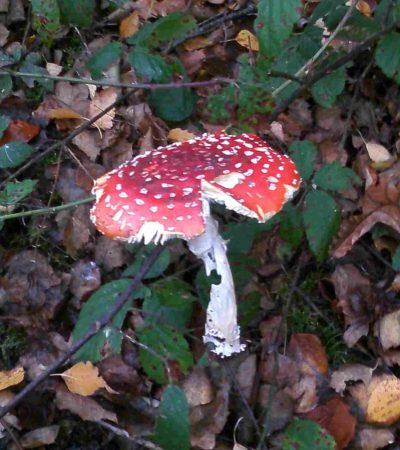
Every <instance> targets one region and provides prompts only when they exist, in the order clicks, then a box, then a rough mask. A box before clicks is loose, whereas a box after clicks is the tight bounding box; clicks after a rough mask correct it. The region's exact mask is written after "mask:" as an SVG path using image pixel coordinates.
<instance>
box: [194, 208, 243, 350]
mask: <svg viewBox="0 0 400 450" xmlns="http://www.w3.org/2000/svg"><path fill="white" fill-rule="evenodd" d="M188 245H189V249H190V251H191V252H192V253H194V254H195V255H196V256H197V257H198V258H201V259H202V261H203V262H204V266H205V269H206V273H207V275H210V273H211V272H212V271H213V270H215V271H216V272H217V274H218V275H220V276H221V282H220V284H213V285H212V286H211V293H210V302H209V304H208V307H207V321H206V325H205V333H204V337H203V341H204V342H205V343H207V342H211V343H212V344H214V345H215V348H214V349H213V350H212V351H213V352H214V353H216V354H218V355H220V356H221V357H225V356H231V355H233V354H234V353H239V352H241V351H243V350H244V349H245V347H246V346H245V345H244V344H241V343H240V327H239V325H238V323H237V307H236V298H235V288H234V284H233V278H232V272H231V268H230V266H229V261H228V258H227V255H226V245H225V242H224V240H223V239H222V237H221V236H220V235H219V233H218V223H217V222H216V221H215V220H214V219H213V218H212V217H211V216H209V215H206V219H205V232H204V233H203V234H201V235H200V236H197V237H195V238H193V239H191V240H190V241H188Z"/></svg>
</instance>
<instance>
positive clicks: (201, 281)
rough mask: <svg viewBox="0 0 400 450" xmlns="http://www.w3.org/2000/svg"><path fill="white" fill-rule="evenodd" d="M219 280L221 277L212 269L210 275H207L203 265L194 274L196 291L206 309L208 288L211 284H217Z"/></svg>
mask: <svg viewBox="0 0 400 450" xmlns="http://www.w3.org/2000/svg"><path fill="white" fill-rule="evenodd" d="M220 282H221V277H220V276H219V275H218V274H217V272H216V271H215V270H213V271H212V272H211V274H210V276H207V274H206V271H205V269H204V267H201V269H200V270H199V271H198V272H197V274H196V280H195V285H196V291H197V296H198V298H199V301H200V304H201V306H202V307H203V308H204V309H206V308H207V305H208V302H209V301H210V290H211V285H212V284H219V283H220Z"/></svg>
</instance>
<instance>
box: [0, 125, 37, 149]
mask: <svg viewBox="0 0 400 450" xmlns="http://www.w3.org/2000/svg"><path fill="white" fill-rule="evenodd" d="M39 131H40V127H39V125H35V124H33V123H29V122H25V121H23V120H13V121H11V122H10V124H9V125H8V128H7V129H6V130H5V131H4V134H3V136H2V138H1V139H0V145H4V144H7V143H8V142H11V141H24V142H29V141H31V140H32V139H33V138H34V137H36V136H37V135H38V134H39Z"/></svg>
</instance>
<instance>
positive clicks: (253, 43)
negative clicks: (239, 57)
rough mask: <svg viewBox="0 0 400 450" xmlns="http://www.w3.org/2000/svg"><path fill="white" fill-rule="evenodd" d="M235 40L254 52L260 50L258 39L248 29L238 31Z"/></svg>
mask: <svg viewBox="0 0 400 450" xmlns="http://www.w3.org/2000/svg"><path fill="white" fill-rule="evenodd" d="M235 41H236V42H237V43H238V44H239V45H241V46H242V47H245V48H247V49H249V50H252V51H254V52H258V51H259V50H260V46H259V44H258V39H257V38H256V36H254V34H253V33H251V32H250V31H249V30H241V31H239V33H238V34H237V35H236V37H235Z"/></svg>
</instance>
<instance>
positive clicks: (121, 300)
mask: <svg viewBox="0 0 400 450" xmlns="http://www.w3.org/2000/svg"><path fill="white" fill-rule="evenodd" d="M162 249H163V248H162V247H161V246H158V247H156V248H154V250H153V251H152V252H151V253H150V254H149V255H148V256H147V258H146V259H145V260H144V262H143V265H142V267H141V268H140V270H139V271H138V273H137V274H136V275H135V277H134V278H133V280H132V282H131V283H130V285H129V286H128V287H127V289H126V290H125V291H124V292H122V294H120V295H118V297H117V299H116V300H115V304H114V306H113V308H112V309H111V310H110V311H109V312H108V313H107V314H105V315H104V316H103V318H102V319H100V320H99V321H98V322H96V323H94V324H92V326H91V327H90V329H89V331H88V332H87V333H86V334H85V336H83V337H82V338H81V339H79V340H78V341H76V342H75V343H74V344H73V345H72V347H71V348H70V349H69V350H68V351H67V352H65V353H64V354H63V355H61V356H60V357H59V358H58V359H57V360H56V361H55V362H54V363H53V364H51V365H50V366H49V367H48V368H47V369H46V370H45V371H44V372H42V373H41V374H40V375H39V376H38V377H36V378H35V379H34V380H32V381H31V382H30V383H29V384H27V385H26V386H25V387H24V388H23V389H22V391H20V392H19V393H18V394H17V395H16V396H15V397H14V399H13V400H11V401H10V402H9V403H7V405H5V406H4V407H3V408H1V409H0V419H1V418H2V417H4V415H5V414H7V413H8V412H10V411H11V410H12V409H13V408H15V407H16V406H17V405H18V404H19V403H20V402H21V401H22V400H23V399H24V398H25V397H26V396H27V395H28V394H29V393H31V392H32V391H33V390H34V389H36V388H37V386H39V385H40V384H41V383H43V381H45V380H46V379H47V378H48V377H49V376H50V375H51V374H52V373H53V372H55V371H56V370H57V369H58V368H59V367H60V366H62V365H63V364H64V363H65V362H66V361H67V360H68V359H69V358H71V356H73V355H74V354H75V353H76V352H77V351H78V350H79V349H80V348H81V347H83V346H84V345H85V344H86V343H87V342H88V341H89V340H90V339H91V338H92V337H93V336H95V335H96V334H97V333H98V332H99V331H100V330H102V329H103V328H104V327H106V326H107V325H108V324H109V323H110V322H111V321H112V319H113V318H114V317H115V315H116V314H118V312H119V311H120V310H121V308H122V307H123V306H124V305H125V303H126V302H127V301H128V300H129V298H130V296H131V294H132V293H133V291H134V290H135V289H136V288H137V286H138V285H139V283H140V282H141V281H142V279H143V277H144V276H145V275H146V273H147V272H148V270H149V269H150V268H151V266H152V265H153V264H154V262H155V261H156V259H157V258H158V256H159V255H160V253H161V251H162Z"/></svg>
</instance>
